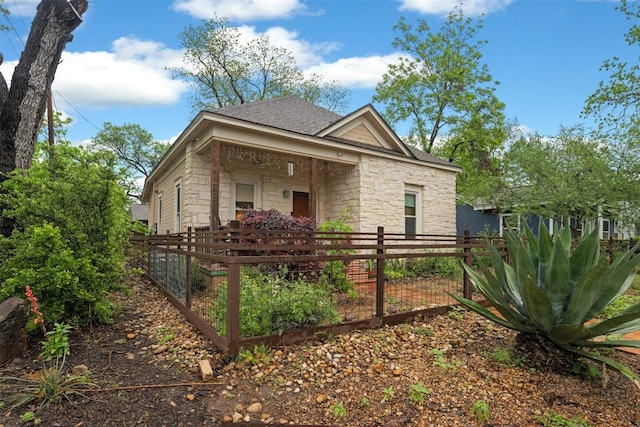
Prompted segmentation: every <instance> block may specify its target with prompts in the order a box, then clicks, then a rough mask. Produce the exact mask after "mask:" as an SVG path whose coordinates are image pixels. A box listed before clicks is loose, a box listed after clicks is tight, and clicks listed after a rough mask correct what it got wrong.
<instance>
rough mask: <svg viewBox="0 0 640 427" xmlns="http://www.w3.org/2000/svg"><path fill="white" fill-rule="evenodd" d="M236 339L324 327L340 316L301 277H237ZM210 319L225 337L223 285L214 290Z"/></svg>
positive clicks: (327, 299) (323, 295) (326, 297)
mask: <svg viewBox="0 0 640 427" xmlns="http://www.w3.org/2000/svg"><path fill="white" fill-rule="evenodd" d="M240 276H241V277H240V283H241V285H240V335H241V336H244V337H254V336H261V335H271V334H276V333H278V334H282V333H284V332H286V331H289V330H292V329H297V328H303V327H311V326H316V325H321V324H326V323H330V324H333V323H338V322H339V321H340V316H339V315H338V312H337V311H336V307H335V304H334V302H333V300H332V298H331V295H330V293H329V292H328V291H327V290H325V289H323V288H321V287H318V286H314V285H313V284H312V283H309V282H308V281H306V280H305V278H304V277H298V278H296V279H285V278H284V277H283V276H282V275H277V274H275V275H271V274H256V273H247V272H246V271H243V272H242V273H241V275H240ZM210 316H211V317H212V318H213V319H216V322H217V323H216V325H217V329H218V333H221V334H225V333H226V321H227V283H226V282H225V283H223V284H221V285H220V286H219V287H218V293H217V296H216V299H215V300H214V303H213V307H212V309H211V311H210Z"/></svg>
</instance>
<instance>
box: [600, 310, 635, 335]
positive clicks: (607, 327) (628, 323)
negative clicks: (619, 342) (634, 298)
mask: <svg viewBox="0 0 640 427" xmlns="http://www.w3.org/2000/svg"><path fill="white" fill-rule="evenodd" d="M589 330H590V331H591V333H592V334H593V336H594V337H597V336H599V335H608V334H612V333H618V334H624V333H627V332H633V331H637V330H640V303H638V304H635V305H633V306H631V307H629V308H628V309H626V310H625V311H623V312H622V313H620V314H618V315H617V316H614V317H612V318H611V319H607V320H604V321H602V322H600V323H598V324H595V325H592V326H589Z"/></svg>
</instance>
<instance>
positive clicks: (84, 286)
mask: <svg viewBox="0 0 640 427" xmlns="http://www.w3.org/2000/svg"><path fill="white" fill-rule="evenodd" d="M0 276H2V277H7V279H6V280H5V281H4V283H3V285H2V288H1V289H0V300H2V299H5V298H8V297H10V296H13V295H18V296H24V291H25V286H27V285H29V286H30V287H31V290H32V291H33V293H34V295H36V297H37V298H38V300H39V303H40V309H41V311H42V312H43V313H44V314H45V323H46V324H47V325H51V324H53V323H55V322H61V321H62V320H66V319H72V320H74V321H78V320H80V319H88V318H89V317H90V316H91V315H94V316H99V320H102V321H107V320H108V319H109V318H110V317H111V314H112V313H111V310H110V305H109V304H108V301H107V289H108V287H107V286H105V283H104V282H102V281H100V280H98V278H99V274H98V272H97V270H96V267H94V266H93V265H92V264H91V260H90V259H88V258H87V257H80V258H78V257H76V256H75V255H74V253H73V251H72V250H71V249H69V246H68V244H67V243H66V242H65V241H64V240H63V239H62V236H61V233H60V230H59V229H58V228H57V227H54V226H53V225H51V224H44V225H42V226H33V227H30V228H28V229H27V230H26V232H25V233H24V234H23V235H21V238H20V240H18V241H17V245H16V248H15V251H14V254H13V256H12V257H10V258H9V259H7V260H6V261H5V262H4V264H3V265H2V267H0Z"/></svg>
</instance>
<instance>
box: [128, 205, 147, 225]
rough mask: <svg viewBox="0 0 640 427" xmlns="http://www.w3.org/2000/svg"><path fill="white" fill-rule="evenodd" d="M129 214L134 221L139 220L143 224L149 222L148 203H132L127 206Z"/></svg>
mask: <svg viewBox="0 0 640 427" xmlns="http://www.w3.org/2000/svg"><path fill="white" fill-rule="evenodd" d="M129 215H131V218H132V219H133V220H134V221H140V222H141V223H143V224H144V225H148V224H149V205H147V204H143V203H134V204H132V205H131V206H129Z"/></svg>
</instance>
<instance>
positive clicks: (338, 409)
mask: <svg viewBox="0 0 640 427" xmlns="http://www.w3.org/2000/svg"><path fill="white" fill-rule="evenodd" d="M329 410H330V411H331V412H332V413H333V416H334V417H335V418H342V417H344V416H345V415H347V409H346V408H345V407H344V403H343V402H342V401H340V402H338V403H336V404H333V405H331V406H329Z"/></svg>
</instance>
